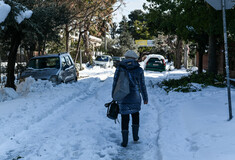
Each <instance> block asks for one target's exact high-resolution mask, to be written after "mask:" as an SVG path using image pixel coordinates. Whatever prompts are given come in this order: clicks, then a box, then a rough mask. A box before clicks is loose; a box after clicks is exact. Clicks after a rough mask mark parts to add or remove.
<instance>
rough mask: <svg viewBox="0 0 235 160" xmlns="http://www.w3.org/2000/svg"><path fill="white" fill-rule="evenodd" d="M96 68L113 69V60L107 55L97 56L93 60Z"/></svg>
mask: <svg viewBox="0 0 235 160" xmlns="http://www.w3.org/2000/svg"><path fill="white" fill-rule="evenodd" d="M94 63H95V65H96V66H100V67H104V68H108V67H110V68H112V67H113V59H112V57H111V56H109V55H102V56H97V57H96V58H95V60H94Z"/></svg>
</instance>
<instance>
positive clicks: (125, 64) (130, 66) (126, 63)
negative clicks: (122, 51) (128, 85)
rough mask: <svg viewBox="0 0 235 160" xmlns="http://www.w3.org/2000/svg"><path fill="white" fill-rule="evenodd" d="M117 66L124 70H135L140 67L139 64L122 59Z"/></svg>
mask: <svg viewBox="0 0 235 160" xmlns="http://www.w3.org/2000/svg"><path fill="white" fill-rule="evenodd" d="M119 65H120V66H121V67H124V68H126V69H135V68H138V67H139V66H140V65H139V63H138V62H137V61H136V60H134V59H124V60H123V61H121V62H120V63H119Z"/></svg>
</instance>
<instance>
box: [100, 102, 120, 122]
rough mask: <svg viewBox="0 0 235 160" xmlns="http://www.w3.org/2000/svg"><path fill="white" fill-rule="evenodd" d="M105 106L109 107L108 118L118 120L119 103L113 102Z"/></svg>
mask: <svg viewBox="0 0 235 160" xmlns="http://www.w3.org/2000/svg"><path fill="white" fill-rule="evenodd" d="M104 106H105V107H107V117H108V118H110V119H112V120H116V119H117V117H118V113H119V106H118V104H117V102H116V101H114V100H113V101H111V102H109V103H106V104H105V105H104Z"/></svg>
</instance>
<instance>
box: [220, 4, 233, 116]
mask: <svg viewBox="0 0 235 160" xmlns="http://www.w3.org/2000/svg"><path fill="white" fill-rule="evenodd" d="M222 12H223V26H224V49H225V50H224V52H225V64H226V65H225V66H226V74H227V91H228V106H229V120H231V119H232V118H233V114H232V102H231V91H230V78H229V61H228V43H227V29H226V13H225V0H222Z"/></svg>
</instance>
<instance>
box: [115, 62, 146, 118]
mask: <svg viewBox="0 0 235 160" xmlns="http://www.w3.org/2000/svg"><path fill="white" fill-rule="evenodd" d="M120 70H127V71H128V72H129V73H130V77H129V78H130V80H129V83H130V93H129V94H128V95H127V96H126V97H125V98H124V99H123V100H121V101H118V104H119V111H120V114H132V113H135V112H139V111H140V109H141V96H140V94H141V95H142V98H143V101H148V94H147V90H146V86H145V80H144V71H143V69H142V68H141V67H140V65H139V63H138V62H137V61H135V60H133V59H124V60H123V61H121V62H120V63H119V66H118V67H117V69H116V71H115V74H114V80H113V88H112V95H113V92H114V88H115V87H116V84H117V80H118V76H119V72H120Z"/></svg>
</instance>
